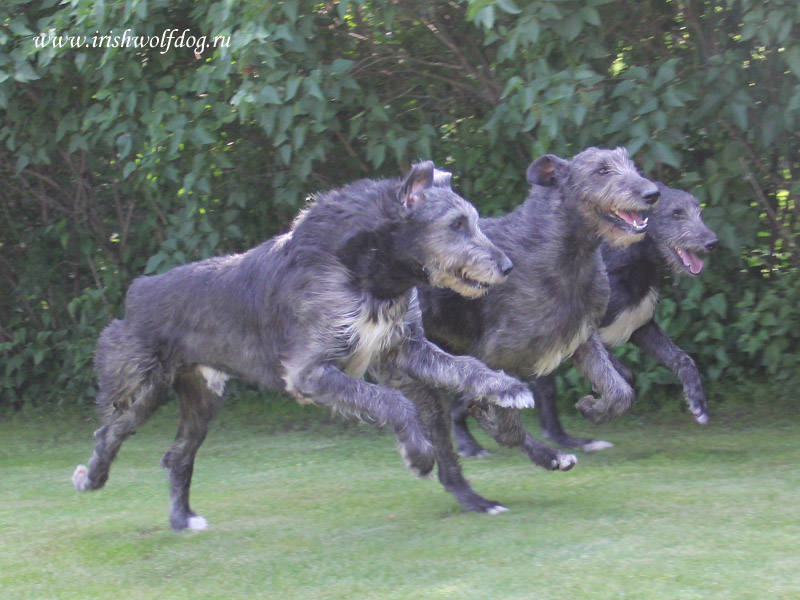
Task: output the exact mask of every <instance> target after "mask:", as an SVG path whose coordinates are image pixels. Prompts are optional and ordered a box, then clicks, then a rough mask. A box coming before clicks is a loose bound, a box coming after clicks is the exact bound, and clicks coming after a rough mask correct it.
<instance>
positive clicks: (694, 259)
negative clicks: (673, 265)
mask: <svg viewBox="0 0 800 600" xmlns="http://www.w3.org/2000/svg"><path fill="white" fill-rule="evenodd" d="M678 255H679V256H680V257H681V260H683V264H684V265H686V266H687V267H689V271H691V273H692V275H697V274H698V273H699V272H700V271H702V270H703V259H702V258H700V257H699V256H697V254H695V253H694V252H692V251H691V250H684V249H682V248H681V249H679V250H678Z"/></svg>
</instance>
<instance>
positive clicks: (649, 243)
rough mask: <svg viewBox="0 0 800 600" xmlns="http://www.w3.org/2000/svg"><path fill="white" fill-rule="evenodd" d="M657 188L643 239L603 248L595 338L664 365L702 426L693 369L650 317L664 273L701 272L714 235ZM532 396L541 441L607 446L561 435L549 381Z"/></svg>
mask: <svg viewBox="0 0 800 600" xmlns="http://www.w3.org/2000/svg"><path fill="white" fill-rule="evenodd" d="M659 189H660V190H661V199H660V200H659V202H658V205H657V206H656V208H655V209H654V210H653V213H652V215H651V216H650V223H649V225H648V226H647V237H646V238H645V239H644V241H643V242H641V243H639V244H633V245H632V246H629V247H627V248H613V247H611V246H603V247H602V253H603V261H604V262H605V264H606V267H607V268H608V276H609V279H610V282H611V298H610V300H609V303H608V309H607V310H606V314H605V316H604V317H603V321H602V323H601V327H600V337H601V338H602V340H603V342H604V343H605V344H606V345H607V346H615V345H618V344H623V343H625V342H627V341H631V342H633V343H634V344H636V345H637V346H638V347H639V348H641V349H642V350H643V351H644V352H646V353H647V354H649V355H651V356H653V357H654V358H655V359H656V360H657V361H658V362H660V363H661V364H662V365H665V366H666V367H668V368H669V369H670V370H671V371H672V372H673V373H674V374H675V376H676V377H677V378H678V380H679V381H680V382H681V385H682V386H683V392H684V396H685V398H686V402H687V403H688V405H689V410H690V411H691V413H692V415H693V416H694V418H695V420H696V421H697V422H698V423H700V424H701V425H705V424H706V423H708V406H707V404H706V396H705V393H704V392H703V385H702V383H701V382H700V373H699V371H698V370H697V366H696V365H695V363H694V361H693V360H692V358H691V357H690V356H689V355H688V354H686V352H684V351H683V350H681V349H680V348H679V347H678V346H677V345H675V343H674V342H673V341H672V340H670V339H669V337H668V336H667V334H666V333H664V331H663V330H662V329H661V328H660V327H659V326H658V324H657V323H656V321H655V318H654V313H655V308H656V304H657V303H658V297H659V292H660V289H661V284H662V282H663V280H664V278H665V277H666V275H667V274H669V273H672V274H673V275H675V276H678V275H681V274H684V273H685V274H688V275H690V276H695V275H698V274H699V273H700V271H702V269H703V260H702V258H701V255H702V254H704V253H706V252H710V251H712V250H714V249H715V248H716V247H717V237H716V236H715V235H714V232H713V231H711V230H710V229H709V228H708V227H706V224H705V223H704V222H703V219H702V211H701V209H700V202H699V201H698V200H697V198H695V197H694V196H692V195H691V194H689V193H687V192H684V191H681V190H676V189H673V188H669V187H667V186H665V185H663V184H659ZM612 356H613V355H612ZM615 366H616V367H617V370H618V371H619V372H620V373H621V374H622V375H623V377H625V379H626V380H628V381H629V382H631V383H633V373H631V371H630V369H628V368H627V367H626V366H624V365H623V364H622V363H619V362H618V361H616V359H615ZM534 395H535V397H536V401H537V404H538V406H539V415H540V418H541V423H542V432H543V433H544V435H545V437H547V438H548V439H550V440H552V441H554V442H556V443H558V444H561V445H562V446H566V447H569V448H585V449H590V450H591V449H600V448H603V447H606V446H608V445H609V444H608V442H603V441H600V440H590V439H584V438H574V437H572V436H570V435H569V434H567V433H565V432H564V429H563V427H562V426H561V423H560V422H559V419H558V412H557V410H556V406H555V384H554V382H553V380H552V377H548V378H547V380H546V381H541V380H540V382H539V385H537V386H536V388H534Z"/></svg>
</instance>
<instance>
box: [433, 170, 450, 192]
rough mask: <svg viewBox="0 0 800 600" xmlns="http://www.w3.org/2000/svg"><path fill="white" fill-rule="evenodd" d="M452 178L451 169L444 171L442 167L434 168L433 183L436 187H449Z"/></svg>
mask: <svg viewBox="0 0 800 600" xmlns="http://www.w3.org/2000/svg"><path fill="white" fill-rule="evenodd" d="M452 178H453V174H452V173H451V172H450V171H442V170H441V169H434V170H433V185H434V186H435V187H444V188H449V187H450V180H451V179H452Z"/></svg>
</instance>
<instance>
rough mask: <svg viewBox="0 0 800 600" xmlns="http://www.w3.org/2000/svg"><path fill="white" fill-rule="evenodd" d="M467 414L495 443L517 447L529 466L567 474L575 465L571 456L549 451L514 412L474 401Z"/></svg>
mask: <svg viewBox="0 0 800 600" xmlns="http://www.w3.org/2000/svg"><path fill="white" fill-rule="evenodd" d="M469 412H470V413H471V414H472V415H473V416H474V417H475V418H476V419H477V421H478V424H479V425H480V426H481V428H482V429H483V430H484V431H486V432H487V433H488V434H489V435H491V436H492V437H493V438H494V439H495V440H497V443H498V444H500V445H501V446H507V447H509V448H519V449H520V450H521V451H522V453H523V454H524V455H525V456H527V457H528V458H529V459H530V461H531V462H532V463H534V464H536V465H539V466H540V467H542V468H544V469H547V470H548V471H569V470H570V469H571V468H572V467H574V466H575V465H576V464H577V462H578V459H577V458H575V456H574V455H573V454H566V453H564V452H561V451H560V450H556V449H555V448H551V447H550V446H548V445H547V444H545V443H544V442H541V441H539V440H537V439H536V438H534V437H533V436H532V435H531V434H530V433H528V431H527V430H526V429H525V427H524V426H523V424H522V419H521V418H520V411H519V410H517V409H513V408H503V407H502V406H496V405H493V404H490V403H488V402H486V401H485V400H473V401H470V402H469Z"/></svg>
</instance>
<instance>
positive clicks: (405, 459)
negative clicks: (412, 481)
mask: <svg viewBox="0 0 800 600" xmlns="http://www.w3.org/2000/svg"><path fill="white" fill-rule="evenodd" d="M397 450H398V451H399V452H400V458H402V459H403V464H404V465H405V466H406V468H407V469H408V470H409V471H411V472H412V473H413V474H414V475H415V476H416V477H419V478H420V479H430V478H431V477H433V469H431V470H430V471H428V472H427V473H425V474H423V473H422V471H421V470H420V469H419V468H418V467H417V466H416V465H415V464H414V463H412V462H411V459H410V458H409V457H408V451H407V450H406V447H405V446H404V445H403V444H397Z"/></svg>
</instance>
